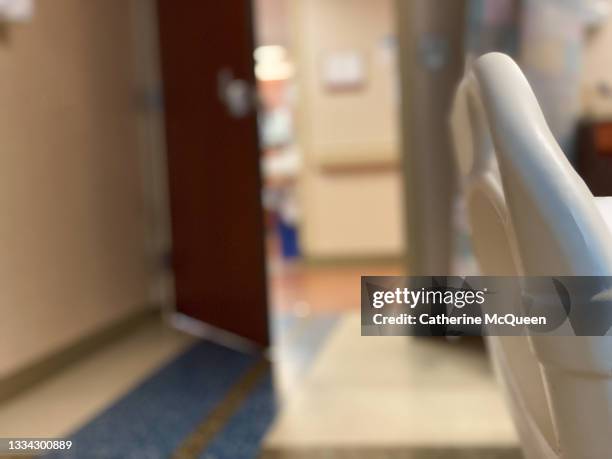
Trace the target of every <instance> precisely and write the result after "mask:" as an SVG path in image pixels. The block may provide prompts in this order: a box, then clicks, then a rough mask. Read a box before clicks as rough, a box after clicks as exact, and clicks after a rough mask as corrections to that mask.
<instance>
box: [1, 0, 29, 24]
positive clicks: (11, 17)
mask: <svg viewBox="0 0 612 459" xmlns="http://www.w3.org/2000/svg"><path fill="white" fill-rule="evenodd" d="M33 15H34V0H0V20H1V21H9V22H27V21H29V20H31V19H32V16H33Z"/></svg>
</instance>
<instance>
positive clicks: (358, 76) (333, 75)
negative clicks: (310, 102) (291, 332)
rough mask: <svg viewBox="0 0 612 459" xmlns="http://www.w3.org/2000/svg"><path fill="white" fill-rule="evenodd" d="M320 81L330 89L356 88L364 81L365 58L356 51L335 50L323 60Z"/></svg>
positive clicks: (362, 84)
mask: <svg viewBox="0 0 612 459" xmlns="http://www.w3.org/2000/svg"><path fill="white" fill-rule="evenodd" d="M321 77H322V81H323V85H324V86H325V88H326V89H328V90H332V91H347V90H348V91H350V90H357V89H360V88H361V87H363V86H364V84H365V81H366V66H365V59H364V57H363V55H362V53H360V52H358V51H336V52H333V53H329V54H327V55H326V56H325V58H324V60H323V69H322V75H321Z"/></svg>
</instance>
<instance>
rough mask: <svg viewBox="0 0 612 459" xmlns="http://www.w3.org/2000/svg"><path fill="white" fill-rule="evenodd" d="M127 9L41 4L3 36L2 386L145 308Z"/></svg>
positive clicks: (107, 3) (55, 1) (107, 2)
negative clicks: (7, 377) (14, 373)
mask: <svg viewBox="0 0 612 459" xmlns="http://www.w3.org/2000/svg"><path fill="white" fill-rule="evenodd" d="M132 39H133V36H132V30H131V19H130V14H129V7H128V2H126V1H125V0H103V1H83V0H39V1H38V2H36V12H35V16H34V19H33V21H31V22H29V23H26V24H22V25H9V26H6V28H5V29H4V31H3V37H2V38H1V39H0V101H1V103H0V107H1V110H0V285H1V288H0V336H1V337H2V340H1V345H0V377H2V376H3V375H6V374H7V373H10V372H12V371H14V370H16V369H18V368H20V367H22V366H23V365H26V364H28V363H30V362H32V361H34V360H36V359H38V358H41V357H43V356H44V355H46V354H47V353H49V352H52V351H54V350H56V349H59V348H60V347H62V346H64V345H66V344H68V343H71V342H73V341H74V340H76V339H78V338H80V337H82V336H84V335H86V334H88V333H89V332H91V331H93V330H96V329H98V328H100V327H102V326H104V325H106V324H109V323H110V322H111V321H113V320H116V319H118V318H121V317H123V316H125V315H127V314H130V313H131V312H133V311H135V310H137V309H139V308H142V307H143V306H144V305H145V304H146V303H147V302H148V301H149V297H148V295H149V285H148V279H149V272H150V269H149V263H150V260H149V259H147V255H146V252H145V245H144V234H145V224H144V221H145V206H144V203H143V198H142V179H141V173H140V164H139V158H140V154H141V152H140V150H139V149H140V148H141V144H140V141H139V132H138V119H137V113H136V108H135V100H136V98H135V79H134V67H135V66H134V62H133V59H132V47H131V44H132Z"/></svg>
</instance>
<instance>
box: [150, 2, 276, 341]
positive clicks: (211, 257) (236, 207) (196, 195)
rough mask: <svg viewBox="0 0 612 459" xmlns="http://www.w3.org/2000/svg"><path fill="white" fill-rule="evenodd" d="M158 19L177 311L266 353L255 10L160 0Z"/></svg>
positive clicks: (243, 4) (247, 5)
mask: <svg viewBox="0 0 612 459" xmlns="http://www.w3.org/2000/svg"><path fill="white" fill-rule="evenodd" d="M158 17H159V31H160V46H161V61H162V75H163V79H164V103H165V116H166V138H167V147H168V170H169V184H170V204H171V215H172V232H173V267H174V272H175V282H176V299H177V307H178V311H179V312H181V313H183V314H186V315H188V316H190V317H193V318H196V319H198V320H201V321H203V322H206V323H207V324H210V325H213V326H215V327H218V328H221V329H224V330H227V331H230V332H232V333H235V334H237V335H240V336H242V337H245V338H248V339H250V340H252V341H255V342H257V343H259V344H262V345H266V344H268V340H269V338H268V337H269V335H268V318H267V317H268V316H267V302H266V276H265V260H264V246H263V244H264V238H263V222H262V209H261V204H260V176H259V151H258V139H257V124H256V113H255V110H254V108H253V105H254V104H253V103H252V98H251V96H252V93H251V92H250V91H251V90H252V88H254V70H253V57H252V56H253V34H252V17H251V2H250V1H247V0H228V1H208V0H204V1H203V0H180V1H176V0H158Z"/></svg>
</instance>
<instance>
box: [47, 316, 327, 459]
mask: <svg viewBox="0 0 612 459" xmlns="http://www.w3.org/2000/svg"><path fill="white" fill-rule="evenodd" d="M285 319H286V318H283V320H285ZM336 321H337V318H335V317H333V316H327V317H322V318H317V319H315V320H310V321H309V322H308V325H307V327H306V329H307V331H306V332H304V331H302V332H301V335H305V336H309V337H311V338H310V343H309V344H308V345H307V346H305V343H300V342H298V343H296V345H297V346H298V347H308V348H309V350H308V352H307V353H306V354H307V356H308V362H305V363H304V364H305V365H307V364H309V363H310V362H311V361H312V360H313V359H314V355H315V354H316V352H317V351H318V350H319V349H320V347H321V345H322V343H323V341H324V340H325V338H326V337H327V335H328V334H329V332H330V331H331V329H332V328H333V325H334V324H335V323H336ZM285 322H286V323H287V324H293V323H292V322H291V321H286V320H285ZM291 326H295V325H294V324H293V325H291ZM302 328H303V325H302ZM301 339H302V340H303V339H304V337H303V336H302V338H301ZM260 361H261V357H260V356H257V355H249V354H245V353H242V352H238V351H235V350H232V349H229V348H226V347H223V346H220V345H217V344H214V343H212V342H209V341H201V342H199V343H198V344H196V345H194V346H193V347H192V348H190V349H189V350H187V351H186V352H185V353H183V354H181V355H180V356H178V357H177V358H176V359H175V360H173V361H172V362H170V363H169V364H167V365H166V366H164V367H163V368H161V369H160V370H159V371H157V372H156V373H154V374H153V375H151V376H150V377H149V378H148V379H146V380H145V381H144V382H142V383H141V384H140V385H139V386H137V387H136V388H134V389H133V390H132V391H130V392H129V393H128V394H127V395H125V396H124V397H123V398H121V399H120V400H118V401H117V402H116V403H114V404H113V405H111V406H110V407H109V408H107V409H106V410H105V411H103V412H102V413H101V414H99V415H98V416H97V417H96V418H94V419H93V420H92V421H91V422H89V423H88V424H86V425H85V426H84V427H82V428H81V429H80V430H78V431H77V432H75V433H74V434H73V435H72V436H71V438H70V439H71V440H72V441H73V447H72V449H71V450H69V451H67V452H62V453H54V454H50V455H47V456H46V457H47V458H49V459H55V458H57V459H59V458H78V459H81V458H92V459H97V458H104V459H115V458H116V459H158V458H159V459H161V458H168V457H170V456H172V454H173V453H174V452H176V450H177V449H178V448H179V447H180V446H181V445H182V444H183V443H184V441H185V439H186V438H188V437H189V436H190V434H192V433H193V432H194V429H196V427H197V426H199V425H201V424H203V423H205V422H206V421H207V419H208V417H209V415H210V414H211V412H212V411H213V410H214V409H215V408H216V407H217V406H218V405H219V404H220V402H222V401H223V400H224V398H225V397H226V396H227V395H228V393H229V392H230V390H231V388H232V387H234V386H235V384H236V383H237V382H238V381H240V380H241V379H242V378H243V377H244V375H245V374H246V373H248V372H249V370H250V369H252V368H253V367H254V366H255V365H256V364H257V363H258V362H260ZM100 377H101V378H103V377H104V375H101V376H100ZM276 410H277V402H276V394H275V390H274V383H273V378H272V374H271V371H270V370H269V369H268V370H266V371H265V372H264V374H263V375H262V376H261V377H260V378H259V379H258V380H257V381H256V384H255V385H254V387H252V389H251V390H250V391H249V392H248V394H247V395H246V398H245V399H244V401H243V402H242V403H241V405H239V407H238V409H237V410H236V411H234V412H232V413H231V414H230V416H229V418H228V419H226V422H225V421H224V422H225V424H224V425H221V427H220V429H219V431H218V432H217V434H216V435H215V436H214V438H212V440H211V441H210V442H208V443H207V444H206V446H205V447H204V448H203V450H202V451H198V452H197V453H194V454H193V458H194V459H196V458H199V459H254V458H256V457H257V456H258V455H259V448H260V443H261V441H262V439H263V436H264V435H265V433H266V431H267V429H268V427H269V426H270V424H271V423H272V421H273V419H274V415H275V413H276Z"/></svg>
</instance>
